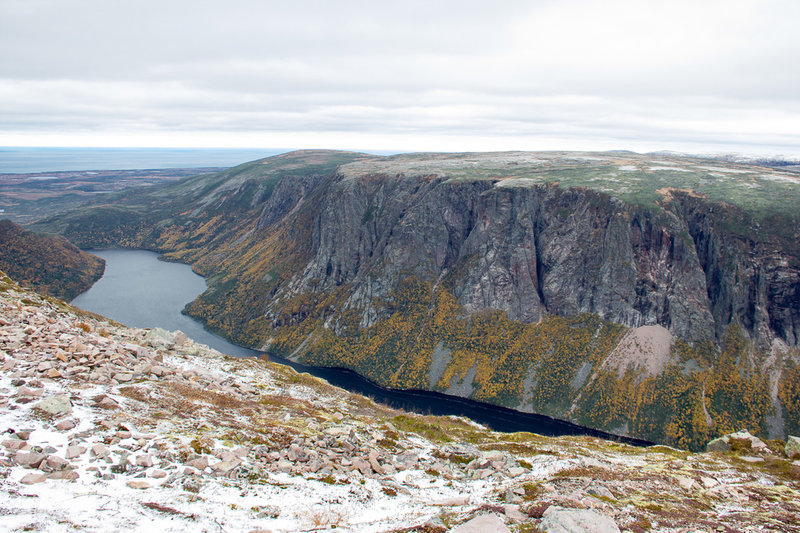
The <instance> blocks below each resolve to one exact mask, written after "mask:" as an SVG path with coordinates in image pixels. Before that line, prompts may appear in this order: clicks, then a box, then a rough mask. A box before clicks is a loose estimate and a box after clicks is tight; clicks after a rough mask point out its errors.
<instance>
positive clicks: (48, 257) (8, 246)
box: [0, 220, 105, 301]
mask: <svg viewBox="0 0 800 533" xmlns="http://www.w3.org/2000/svg"><path fill="white" fill-rule="evenodd" d="M104 268H105V262H104V261H103V260H102V259H100V258H99V257H97V256H94V255H92V254H89V253H86V252H83V251H81V250H79V249H78V248H77V247H76V246H75V245H73V244H71V243H70V242H69V241H67V240H66V239H65V238H63V237H59V236H55V235H46V234H40V233H34V232H32V231H27V230H25V229H23V228H21V227H20V226H18V225H16V224H14V223H13V222H11V221H10V220H0V270H3V271H5V272H7V273H8V275H9V276H12V277H13V278H14V279H15V280H17V281H18V282H19V283H21V284H23V285H29V286H31V287H33V288H34V289H36V290H37V291H38V292H41V293H43V294H47V295H49V296H55V297H56V298H60V299H62V300H67V301H69V300H71V299H73V298H75V297H76V296H77V295H79V294H80V293H82V292H84V291H85V290H87V289H88V288H89V287H91V286H92V284H93V283H94V282H95V281H97V280H98V279H100V277H101V276H102V275H103V270H104Z"/></svg>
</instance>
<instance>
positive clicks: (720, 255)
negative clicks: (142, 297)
mask: <svg viewBox="0 0 800 533" xmlns="http://www.w3.org/2000/svg"><path fill="white" fill-rule="evenodd" d="M798 179H799V178H798V176H797V174H796V173H794V172H791V171H788V170H786V171H784V170H780V169H775V168H770V167H764V166H758V165H751V164H744V163H731V162H725V161H713V160H708V159H699V158H691V157H685V156H677V155H669V154H660V155H639V154H633V153H627V152H614V153H566V152H544V153H539V152H537V153H525V152H510V153H491V154H407V155H400V156H390V157H378V156H372V155H368V154H357V153H350V152H332V151H301V152H292V153H288V154H284V155H281V156H276V157H271V158H267V159H264V160H258V161H254V162H251V163H247V164H244V165H241V166H239V167H235V168H233V169H230V170H226V171H223V172H220V173H215V174H208V175H200V176H193V177H188V178H185V179H182V180H178V181H175V182H173V183H167V184H164V185H158V186H154V187H149V188H147V189H139V190H136V191H131V190H126V191H120V192H118V193H114V194H111V195H105V196H98V197H97V198H95V199H94V200H93V201H92V202H91V204H90V205H87V206H86V207H84V208H81V209H79V210H75V211H72V212H69V213H66V214H63V215H58V216H55V217H52V218H50V219H49V220H46V221H43V222H42V223H41V224H40V225H39V226H38V227H39V228H41V229H46V230H48V231H55V232H59V233H61V234H63V235H65V236H66V237H67V238H69V239H70V240H72V241H73V242H75V243H77V244H78V245H79V246H81V247H108V246H121V247H131V248H147V249H153V250H158V251H161V252H164V253H165V257H166V258H167V259H170V260H175V261H182V262H187V263H190V264H192V265H193V267H194V269H195V270H196V271H198V272H199V273H201V274H203V275H206V276H207V277H208V278H207V279H208V284H209V289H208V290H207V291H206V292H205V293H204V294H203V295H202V296H201V297H200V298H198V299H197V300H196V301H195V302H193V303H192V305H191V306H190V307H189V311H190V312H191V313H192V315H193V316H195V317H198V318H200V319H202V320H203V321H204V322H205V323H206V324H207V325H208V327H210V328H211V329H212V330H215V331H218V332H221V333H223V334H225V335H226V336H228V337H230V338H232V339H234V340H235V341H237V342H240V343H243V344H246V345H249V346H253V347H261V348H267V349H269V350H271V351H274V352H275V353H278V354H281V355H285V356H289V357H292V358H295V359H298V360H302V361H304V362H307V363H312V364H318V365H329V366H345V367H349V368H352V369H354V370H356V371H358V372H360V373H362V374H364V375H366V376H367V377H369V378H371V379H374V380H376V381H378V382H380V383H383V384H386V385H389V386H392V387H401V388H402V387H407V388H426V389H430V390H439V391H446V392H448V393H451V394H459V395H463V396H468V397H472V398H475V399H479V400H483V401H488V402H491V403H495V404H498V405H505V406H509V407H514V408H517V409H523V410H530V411H535V412H540V413H544V414H549V415H552V416H556V417H561V418H568V419H571V420H573V421H576V422H578V423H581V424H583V425H588V426H592V427H597V428H599V429H604V430H609V431H616V432H620V433H626V434H629V435H633V436H637V437H642V438H646V439H649V440H653V441H658V442H663V443H668V444H673V445H678V446H681V447H687V448H698V447H700V446H701V445H702V444H704V443H705V442H707V441H708V440H709V439H710V438H712V437H714V436H717V435H723V434H726V433H729V432H730V431H733V430H736V429H740V428H741V427H746V428H748V429H750V430H751V431H753V432H754V433H758V434H761V435H763V436H771V437H777V436H782V435H784V434H785V433H786V432H787V431H789V432H794V433H796V432H797V430H798V428H800V419H798V416H800V415H798V413H800V409H798V406H800V370H798V365H797V363H798V362H800V355H798V349H797V344H798V339H799V338H800V278H799V276H798V269H799V268H800V253H798V248H799V247H800V235H798V229H797V228H798V227H800V220H798V214H797V210H796V206H797V205H800V186H799V184H798Z"/></svg>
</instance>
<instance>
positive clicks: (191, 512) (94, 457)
mask: <svg viewBox="0 0 800 533" xmlns="http://www.w3.org/2000/svg"><path fill="white" fill-rule="evenodd" d="M0 430H2V431H3V437H2V439H0V509H1V510H2V511H1V512H2V515H3V524H4V526H5V527H7V528H8V529H9V530H25V531H33V530H40V531H72V530H73V529H75V528H79V529H83V530H89V531H105V530H109V529H114V530H119V529H127V530H144V529H152V528H156V529H158V530H159V531H186V530H197V531H201V530H204V531H205V530H208V531H212V530H213V531H220V530H221V531H265V530H271V531H311V530H321V529H328V528H333V527H336V528H337V529H338V530H345V531H397V532H399V531H408V532H410V531H446V530H452V531H460V532H462V533H463V532H467V531H480V530H485V529H486V528H487V527H490V528H491V529H492V530H495V531H498V532H502V531H509V530H510V531H534V530H537V529H538V530H542V531H551V532H554V531H562V530H564V528H565V527H572V528H573V529H570V531H599V530H602V531H620V530H622V531H632V532H639V531H647V530H655V531H676V532H677V531H733V530H736V531H765V530H774V531H800V527H798V526H797V525H796V524H797V523H798V519H800V506H798V505H797V501H798V496H800V462H798V461H794V459H791V458H787V457H785V452H788V453H789V454H791V455H794V454H795V453H798V454H800V450H797V442H796V439H795V440H790V442H789V444H788V445H787V446H786V447H785V450H784V448H783V446H782V443H775V442H770V443H763V442H762V441H760V440H757V439H755V438H754V437H752V438H750V440H748V438H749V437H748V438H746V436H744V435H742V434H739V435H732V436H731V437H730V438H729V439H728V442H727V449H726V450H723V451H718V452H714V453H701V454H691V453H688V452H684V451H681V450H676V449H673V448H667V447H663V446H656V447H652V448H647V449H641V448H632V447H629V446H626V445H621V444H615V443H610V442H605V441H600V440H597V439H591V438H574V437H570V438H545V437H540V436H536V435H532V434H498V433H493V432H490V431H488V430H486V429H485V428H482V427H480V426H477V425H475V424H472V423H470V422H468V421H465V420H461V419H455V418H447V417H424V416H420V415H413V414H409V413H404V412H401V411H396V410H393V409H389V408H386V407H383V406H380V405H376V404H374V403H373V402H371V401H370V400H367V399H365V398H363V397H358V396H356V395H353V394H349V393H347V392H345V391H342V390H340V389H337V388H334V387H331V386H330V385H328V384H326V383H325V382H323V381H321V380H318V379H316V378H313V377H311V376H308V375H305V374H297V373H295V372H294V371H292V370H291V369H289V368H286V367H281V366H279V365H275V364H272V363H268V362H266V361H262V360H255V359H236V358H232V357H229V356H225V355H222V354H219V353H217V352H215V351H214V350H210V349H208V348H207V347H205V346H201V345H198V344H195V343H193V342H192V341H190V340H188V339H187V338H186V337H185V335H183V334H182V333H180V332H175V333H172V332H166V331H163V330H158V329H155V330H135V329H128V328H125V327H123V326H121V325H119V324H116V323H113V322H110V321H107V320H105V319H103V318H102V317H98V316H94V315H91V314H88V313H85V312H82V311H80V310H78V309H75V308H71V307H70V306H68V305H66V304H64V303H63V302H60V301H58V300H52V299H48V298H44V297H41V296H39V295H37V294H36V293H32V292H30V291H27V290H25V289H22V288H21V287H19V286H17V285H16V284H14V283H13V282H12V281H11V280H10V279H8V278H6V277H4V276H3V277H2V285H1V286H0ZM714 446H716V444H715V445H714ZM792 461H794V462H792ZM570 524H571V525H570ZM601 526H602V529H597V528H599V527H601Z"/></svg>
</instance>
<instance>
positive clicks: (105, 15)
mask: <svg viewBox="0 0 800 533" xmlns="http://www.w3.org/2000/svg"><path fill="white" fill-rule="evenodd" d="M797 21H800V3H798V2H795V1H793V0H785V1H781V0H765V1H764V0H728V1H718V0H706V1H698V0H694V1H684V0H675V1H672V2H660V1H648V0H644V1H643V0H639V1H632V0H609V1H606V2H592V1H588V0H572V1H569V0H568V1H563V0H562V1H555V0H540V1H533V2H531V1H503V2H494V3H491V5H490V3H488V2H476V1H463V0H462V1H459V2H453V1H441V2H417V1H411V2H403V3H394V2H393V3H388V2H375V1H374V0H373V1H371V2H365V1H356V0H343V1H337V2H327V1H322V0H320V1H310V0H306V1H298V2H294V3H292V4H291V5H288V3H286V2H264V1H259V2H254V1H244V0H228V1H226V2H211V1H202V0H193V1H184V0H172V1H165V0H159V1H158V2H155V1H151V0H139V1H137V2H124V3H122V2H108V1H107V0H105V1H95V0H81V1H76V0H6V1H5V2H3V3H2V4H0V144H5V145H31V144H33V145H37V144H38V145H46V144H62V145H81V144H83V145H139V146H153V145H156V146H158V145H161V146H262V147H266V146H273V147H310V146H324V147H332V148H361V149H370V148H371V149H384V150H391V149H397V150H461V149H469V150H477V149H485V150H491V149H505V148H509V149H512V148H513V149H520V148H522V149H540V148H541V149H554V148H564V149H572V148H581V149H592V148H595V149H608V148H629V149H635V150H636V149H639V150H650V149H681V150H692V151H708V150H738V151H752V152H763V153H779V152H784V153H794V154H797V153H798V152H800V148H798V147H800V70H798V69H796V68H795V63H796V61H797V57H800V32H797V31H796V23H797Z"/></svg>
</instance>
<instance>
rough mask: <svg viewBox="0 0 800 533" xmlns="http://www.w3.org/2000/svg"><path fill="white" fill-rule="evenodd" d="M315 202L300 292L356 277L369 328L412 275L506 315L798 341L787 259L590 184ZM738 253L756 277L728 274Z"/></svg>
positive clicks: (437, 180) (399, 183)
mask: <svg viewBox="0 0 800 533" xmlns="http://www.w3.org/2000/svg"><path fill="white" fill-rule="evenodd" d="M317 197H318V198H319V202H320V203H319V204H315V205H314V206H307V207H306V208H307V209H312V210H313V215H314V216H313V222H312V225H313V226H312V227H313V236H312V240H311V248H312V253H313V257H312V258H311V260H310V261H309V262H308V263H307V264H306V265H305V267H304V269H303V271H302V273H298V275H297V276H295V278H294V280H293V283H292V286H291V290H292V291H293V292H303V291H318V292H320V291H328V290H332V289H334V288H336V287H339V286H342V285H347V286H349V287H351V295H350V297H349V300H348V306H351V307H355V308H358V309H361V310H363V313H364V316H363V320H362V325H370V324H372V323H374V321H375V320H376V315H375V311H374V306H373V305H372V303H371V302H373V299H375V298H378V299H386V298H387V296H388V294H389V292H390V291H391V290H392V288H393V287H394V286H396V284H397V283H398V281H399V280H401V279H403V278H404V277H407V276H409V275H413V276H417V277H419V278H421V279H423V280H428V281H431V282H437V281H438V280H440V279H441V278H442V277H444V276H448V275H449V276H450V277H451V278H452V280H453V281H452V287H453V289H452V290H453V293H454V294H455V295H456V297H457V298H458V300H459V302H460V303H461V304H462V305H463V306H464V307H465V308H466V309H467V310H468V311H470V312H476V311H479V310H481V309H487V308H491V309H501V310H503V311H506V312H507V313H508V315H509V317H511V318H512V319H514V320H521V321H524V322H534V321H537V320H539V319H541V317H542V316H543V315H546V314H555V315H576V314H580V313H591V314H596V315H599V316H600V317H602V318H604V319H607V320H610V321H613V322H616V323H618V324H623V325H625V326H629V327H639V326H644V325H661V326H663V327H666V328H668V329H669V330H670V331H671V332H672V334H673V335H674V336H676V337H678V338H681V339H684V340H689V341H698V340H709V341H718V340H719V339H721V336H722V334H723V333H724V332H725V330H726V329H727V327H728V326H729V325H730V324H731V322H734V321H735V322H738V323H739V324H741V325H742V327H743V328H744V329H745V330H746V331H747V332H748V334H749V335H750V336H751V337H752V338H754V339H756V340H758V341H759V342H760V343H761V345H762V347H763V346H766V345H768V344H769V343H770V342H771V340H772V339H773V338H779V339H781V340H783V341H784V342H786V343H787V344H789V345H792V346H793V345H795V344H796V343H797V339H798V337H797V334H796V328H797V327H798V326H800V315H798V313H800V306H798V305H797V302H796V301H795V298H796V297H797V295H798V291H800V278H798V270H797V268H792V267H790V266H788V262H787V261H788V259H786V258H785V257H784V259H781V260H780V261H782V264H783V265H784V266H782V267H778V266H776V265H773V264H772V262H771V261H770V260H767V258H764V257H760V258H759V257H753V253H751V251H749V250H741V249H738V248H737V246H738V243H739V240H740V239H739V238H736V237H732V236H731V235H730V234H728V233H725V232H722V231H715V230H714V229H713V228H707V229H706V231H705V232H703V231H700V230H699V229H698V224H699V222H698V221H697V220H695V218H694V217H688V218H687V217H684V213H682V212H681V211H680V210H677V212H672V211H670V210H666V211H660V210H647V209H642V208H639V207H635V206H632V205H630V204H628V203H626V202H622V201H620V200H617V199H615V198H614V197H613V196H610V195H607V194H603V193H598V192H594V191H591V190H586V189H571V190H564V189H563V188H561V187H558V186H554V185H532V186H526V187H511V186H503V182H502V181H491V180H474V181H468V182H463V181H456V182H454V181H451V180H447V179H445V178H442V177H435V176H414V175H396V176H374V175H366V176H343V175H338V176H336V177H335V178H333V179H330V180H328V181H327V182H325V185H324V189H323V190H322V191H321V192H318V193H317ZM709 209H710V207H709ZM263 218H264V217H263V216H262V219H263ZM269 220H270V223H274V220H273V219H269ZM285 223H287V224H292V223H293V222H292V221H291V220H286V221H285ZM719 249H722V250H723V251H722V252H720V251H719ZM734 249H735V250H734ZM762 255H763V254H762ZM773 256H774V257H773V259H775V258H778V257H780V255H779V254H777V252H776V253H774V254H773ZM734 259H735V260H741V261H742V262H743V263H742V264H743V265H745V266H747V269H749V271H750V272H751V274H750V275H749V277H747V278H746V279H741V275H743V274H742V273H741V272H740V270H737V269H736V268H733V269H730V268H727V267H725V268H724V270H721V269H723V266H724V265H725V264H726V261H728V262H730V261H733V260H734ZM747 269H745V270H747ZM735 272H740V274H735ZM758 272H761V273H762V274H758ZM318 280H322V281H321V283H320V282H318Z"/></svg>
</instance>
